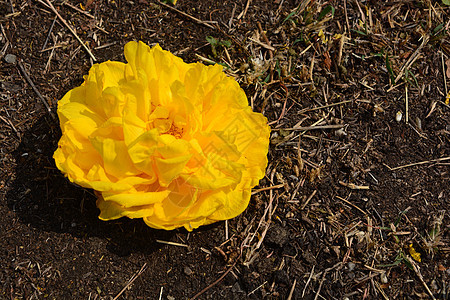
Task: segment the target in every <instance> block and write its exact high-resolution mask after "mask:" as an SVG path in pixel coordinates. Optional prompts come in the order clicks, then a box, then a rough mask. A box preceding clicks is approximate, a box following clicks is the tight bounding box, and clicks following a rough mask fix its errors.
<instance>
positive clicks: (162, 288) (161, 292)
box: [159, 286, 164, 300]
mask: <svg viewBox="0 0 450 300" xmlns="http://www.w3.org/2000/svg"><path fill="white" fill-rule="evenodd" d="M163 290H164V286H161V290H160V292H159V300H161V299H162V295H163Z"/></svg>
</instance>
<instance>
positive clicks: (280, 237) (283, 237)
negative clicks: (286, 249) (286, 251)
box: [266, 225, 289, 248]
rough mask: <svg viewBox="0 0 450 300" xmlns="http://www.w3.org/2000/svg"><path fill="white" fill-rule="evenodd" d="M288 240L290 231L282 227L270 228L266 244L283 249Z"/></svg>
mask: <svg viewBox="0 0 450 300" xmlns="http://www.w3.org/2000/svg"><path fill="white" fill-rule="evenodd" d="M288 238H289V232H288V229H286V228H283V227H281V226H280V225H274V226H272V227H270V228H269V231H267V235H266V242H267V243H268V244H272V245H275V246H278V247H280V248H282V247H283V245H284V244H286V242H287V241H288Z"/></svg>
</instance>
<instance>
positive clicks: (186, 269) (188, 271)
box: [184, 266, 194, 276]
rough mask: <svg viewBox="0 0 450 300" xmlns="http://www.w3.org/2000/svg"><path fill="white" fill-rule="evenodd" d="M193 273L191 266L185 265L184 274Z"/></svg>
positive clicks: (189, 274)
mask: <svg viewBox="0 0 450 300" xmlns="http://www.w3.org/2000/svg"><path fill="white" fill-rule="evenodd" d="M192 273H194V272H193V271H192V270H191V268H189V267H188V266H186V267H184V274H186V275H187V276H191V275H192Z"/></svg>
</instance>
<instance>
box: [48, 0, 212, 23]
mask: <svg viewBox="0 0 450 300" xmlns="http://www.w3.org/2000/svg"><path fill="white" fill-rule="evenodd" d="M47 1H48V0H47ZM158 4H159V5H162V6H164V7H166V8H168V9H170V10H173V11H174V12H177V13H179V14H180V15H183V16H185V17H187V18H189V19H191V20H193V21H195V22H197V23H199V24H201V25H203V26H206V27H208V28H211V29H215V28H214V26H212V25H211V24H208V23H206V22H205V21H202V20H200V19H197V18H196V17H193V16H191V15H189V14H187V13H185V12H183V11H181V10H179V9H176V8H175V7H172V6H170V5H168V4H166V3H163V2H161V1H158Z"/></svg>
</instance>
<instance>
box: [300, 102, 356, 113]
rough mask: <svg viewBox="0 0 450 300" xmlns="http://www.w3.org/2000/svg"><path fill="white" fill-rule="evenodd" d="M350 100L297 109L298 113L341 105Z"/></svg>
mask: <svg viewBox="0 0 450 300" xmlns="http://www.w3.org/2000/svg"><path fill="white" fill-rule="evenodd" d="M350 102H353V100H345V101H341V102H336V103H331V104H327V105H323V106H319V107H314V108H306V109H302V110H301V111H299V112H298V114H303V113H305V112H310V111H315V110H319V109H324V108H328V107H332V106H336V105H341V104H345V103H350Z"/></svg>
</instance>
